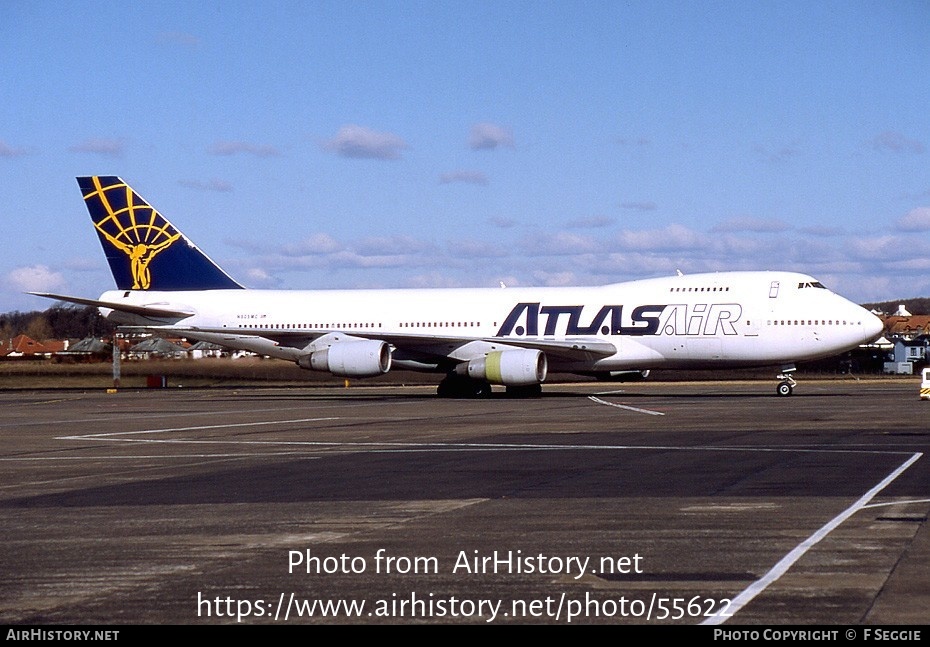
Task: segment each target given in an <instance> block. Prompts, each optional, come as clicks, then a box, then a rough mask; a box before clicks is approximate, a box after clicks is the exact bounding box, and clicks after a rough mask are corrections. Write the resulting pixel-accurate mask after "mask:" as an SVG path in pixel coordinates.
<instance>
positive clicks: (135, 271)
mask: <svg viewBox="0 0 930 647" xmlns="http://www.w3.org/2000/svg"><path fill="white" fill-rule="evenodd" d="M77 181H78V186H80V187H81V193H83V194H84V202H85V203H86V204H87V210H88V211H89V212H90V217H91V220H93V221H94V228H95V229H96V230H97V235H98V236H99V238H100V244H101V245H103V252H104V254H106V257H107V262H109V264H110V270H111V271H112V272H113V278H114V279H115V280H116V287H117V288H119V289H120V290H229V289H241V288H242V286H241V285H239V284H238V283H236V282H235V281H234V280H233V279H232V278H230V276H229V275H228V274H226V272H224V271H223V270H222V269H220V267H219V266H218V265H217V264H216V263H214V262H213V261H211V260H210V258H209V257H207V255H206V254H204V253H203V252H201V251H200V250H199V249H198V248H197V247H196V246H195V245H194V244H193V243H192V242H190V241H189V240H188V239H187V237H186V236H184V234H182V233H181V232H180V231H178V230H177V229H175V228H174V226H173V225H172V224H171V223H170V222H168V221H167V220H166V219H165V218H164V217H163V216H162V215H161V214H160V213H158V212H157V211H156V210H155V209H153V208H152V207H151V206H149V204H148V203H147V202H146V201H145V200H143V199H142V198H141V197H140V196H139V194H138V193H136V192H135V191H133V190H132V188H131V187H130V186H129V185H128V184H126V183H125V182H123V181H122V180H121V179H120V178H118V177H113V176H97V175H94V176H90V177H79V178H78V179H77Z"/></svg>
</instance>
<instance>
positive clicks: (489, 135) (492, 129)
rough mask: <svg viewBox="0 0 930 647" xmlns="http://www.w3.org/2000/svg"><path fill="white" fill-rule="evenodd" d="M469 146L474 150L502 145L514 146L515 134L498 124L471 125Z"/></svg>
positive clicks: (490, 148)
mask: <svg viewBox="0 0 930 647" xmlns="http://www.w3.org/2000/svg"><path fill="white" fill-rule="evenodd" d="M468 146H469V148H471V149H472V150H493V149H495V148H499V147H501V146H506V147H508V148H513V135H512V134H511V133H510V131H509V130H507V129H506V128H504V127H503V126H498V125H497V124H491V123H480V124H475V125H474V126H472V127H471V135H470V136H469V138H468Z"/></svg>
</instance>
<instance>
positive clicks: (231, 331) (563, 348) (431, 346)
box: [124, 325, 617, 361]
mask: <svg viewBox="0 0 930 647" xmlns="http://www.w3.org/2000/svg"><path fill="white" fill-rule="evenodd" d="M124 328H125V327H124ZM141 328H144V329H145V330H149V331H153V332H163V333H165V332H167V333H170V334H172V335H180V336H184V337H190V338H192V339H197V338H198V334H201V335H204V334H205V335H209V339H210V340H215V339H216V338H215V337H214V336H215V335H233V336H239V335H242V336H248V337H261V338H264V339H267V340H270V341H272V342H274V343H275V344H276V345H278V346H283V347H290V348H296V349H301V348H304V347H305V346H307V345H308V344H309V343H311V342H312V341H313V340H315V339H318V338H320V337H322V336H324V335H327V334H334V333H338V334H342V335H347V336H349V337H353V338H359V339H372V340H378V341H384V342H387V343H388V344H390V345H391V346H393V347H394V348H396V349H399V350H404V351H407V352H410V353H415V354H417V355H425V356H432V357H436V358H438V359H441V358H445V357H447V356H448V355H449V354H451V353H452V352H453V351H454V350H455V349H457V348H459V347H461V346H464V345H465V344H469V343H471V342H485V343H488V344H499V345H501V346H505V347H508V346H509V347H514V348H529V349H534V350H540V351H542V352H544V353H546V354H547V355H549V356H551V357H557V358H559V359H563V360H568V361H582V360H593V359H598V358H601V357H609V356H611V355H613V354H615V353H616V352H617V347H616V346H615V345H614V344H612V343H610V342H607V341H603V340H600V339H597V338H574V339H571V340H559V339H539V338H523V339H511V338H503V337H469V336H462V335H422V334H408V333H396V332H395V333H377V332H371V331H355V330H344V329H332V330H278V329H271V328H269V329H261V328H258V329H256V328H205V327H193V326H190V327H189V326H176V325H173V326H152V327H147V326H146V327H141Z"/></svg>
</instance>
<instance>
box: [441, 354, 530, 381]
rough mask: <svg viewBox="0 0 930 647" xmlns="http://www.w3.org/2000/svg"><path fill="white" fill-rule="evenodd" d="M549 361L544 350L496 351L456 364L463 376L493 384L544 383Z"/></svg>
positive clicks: (457, 369)
mask: <svg viewBox="0 0 930 647" xmlns="http://www.w3.org/2000/svg"><path fill="white" fill-rule="evenodd" d="M547 369H548V362H547V361H546V355H545V354H544V353H543V352H542V351H540V350H531V349H521V350H496V351H493V352H490V353H488V354H487V355H485V356H484V357H481V358H478V359H473V360H469V361H468V362H463V363H462V364H459V365H458V366H456V367H455V372H456V373H457V374H459V375H467V376H468V377H470V378H472V379H474V380H487V381H488V382H490V383H492V384H504V385H507V386H522V385H527V384H540V383H541V382H543V381H544V380H545V379H546V371H547Z"/></svg>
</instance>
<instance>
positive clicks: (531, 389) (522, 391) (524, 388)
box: [507, 384, 542, 398]
mask: <svg viewBox="0 0 930 647" xmlns="http://www.w3.org/2000/svg"><path fill="white" fill-rule="evenodd" d="M541 395H542V384H526V385H521V386H508V387H507V397H508V398H538V397H540V396H541Z"/></svg>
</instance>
